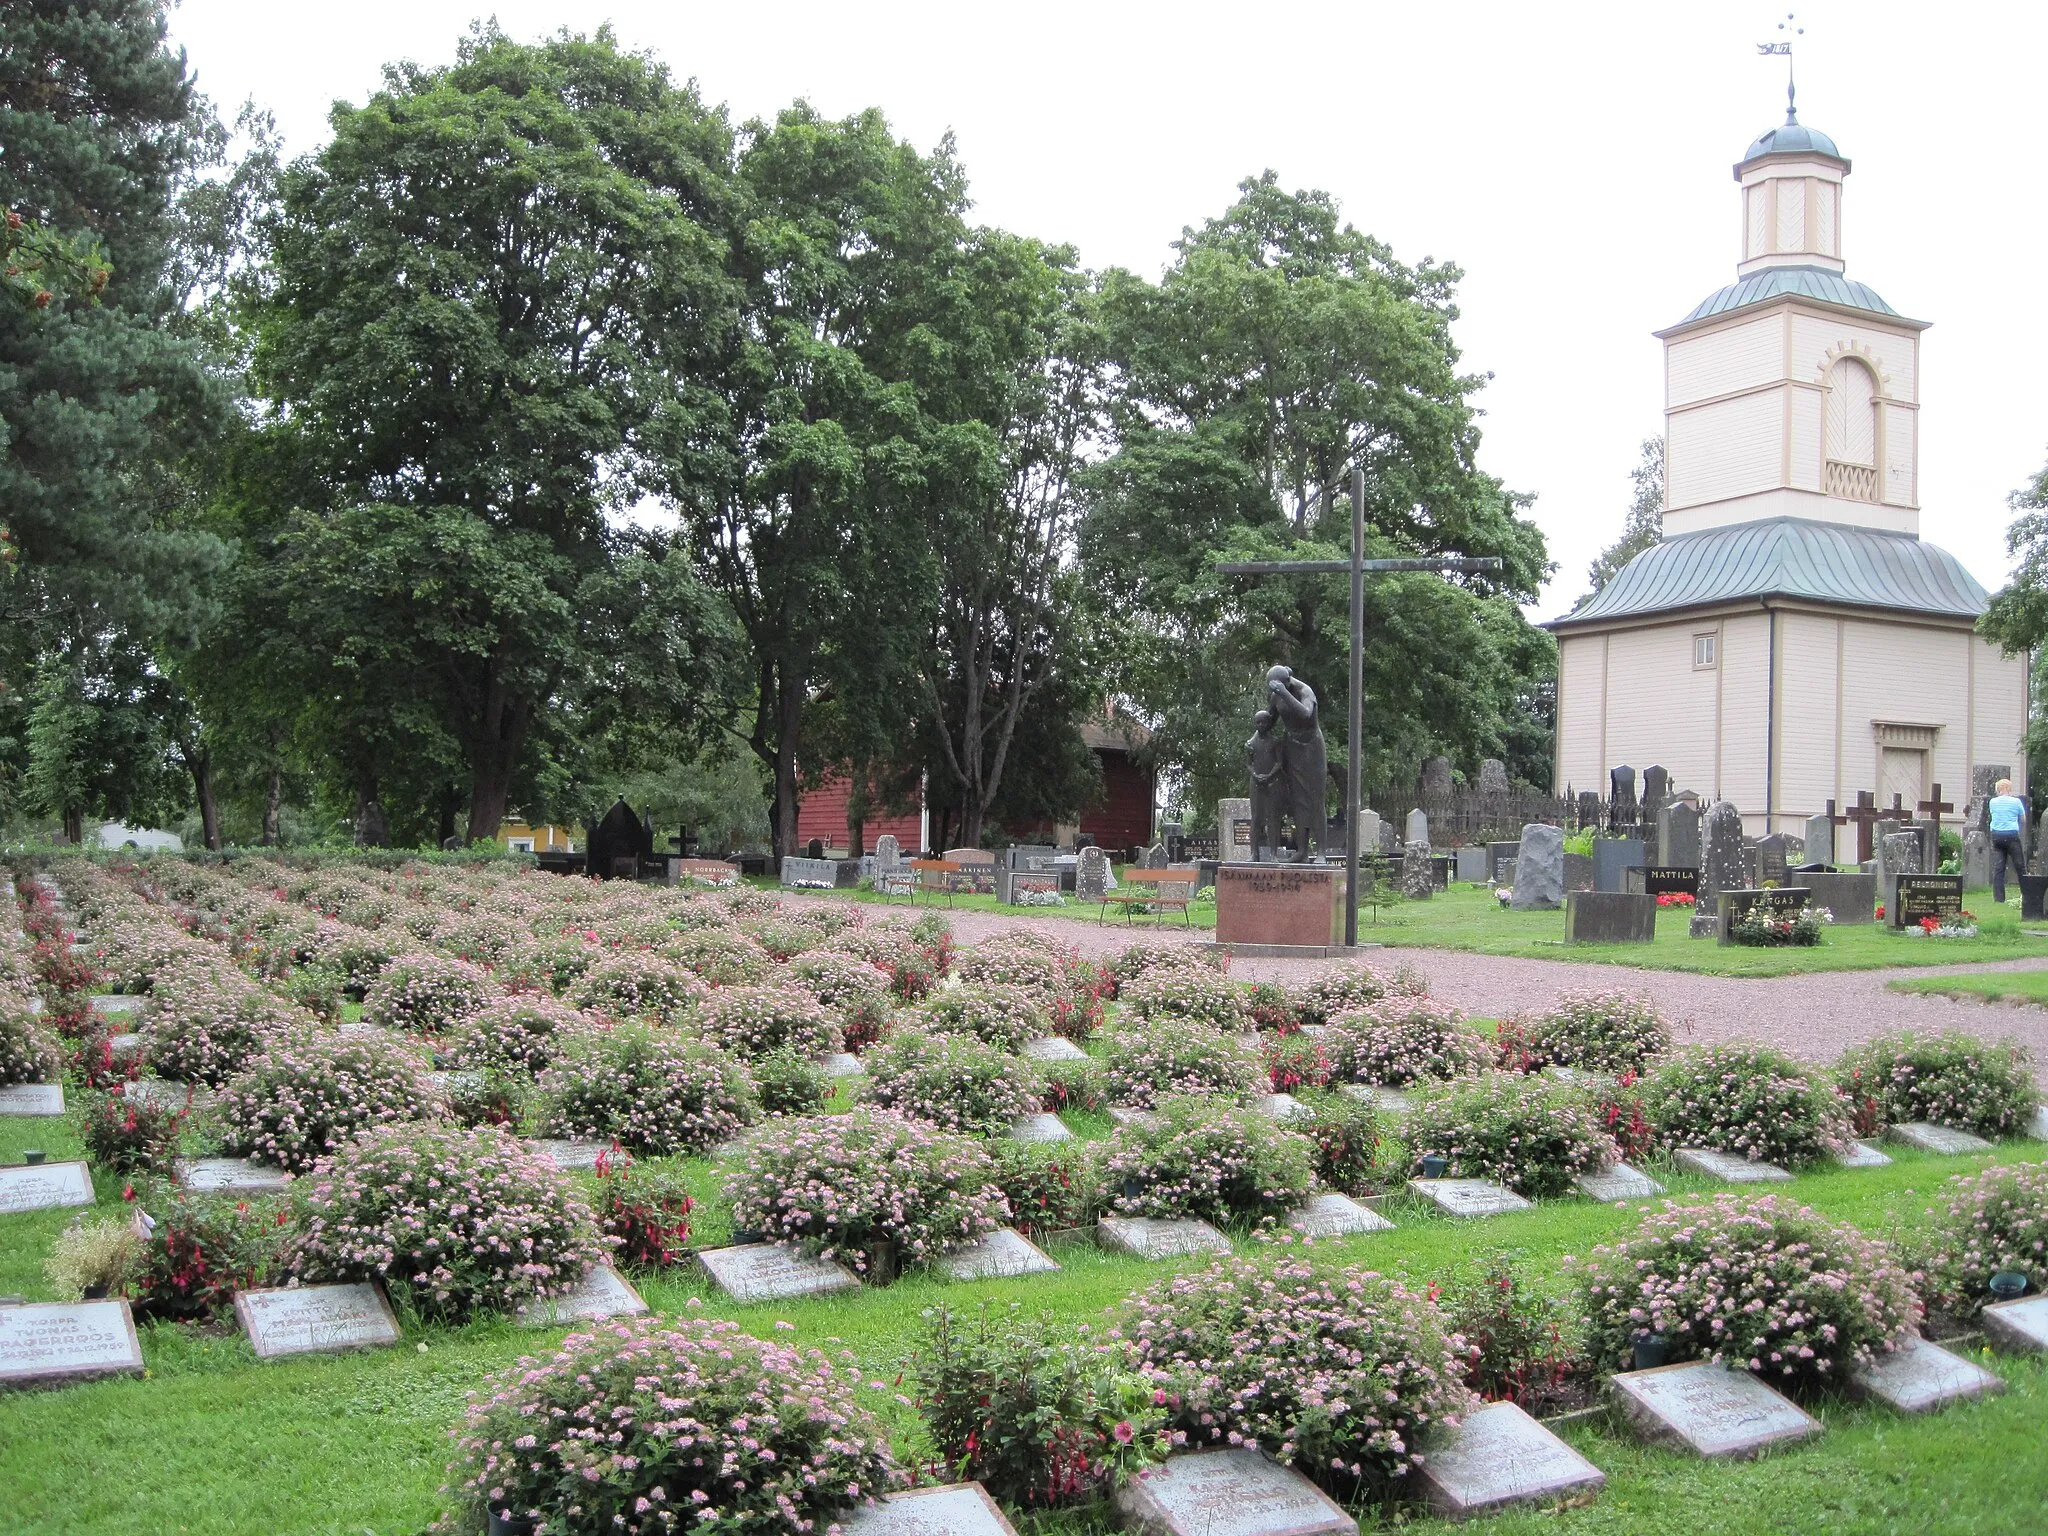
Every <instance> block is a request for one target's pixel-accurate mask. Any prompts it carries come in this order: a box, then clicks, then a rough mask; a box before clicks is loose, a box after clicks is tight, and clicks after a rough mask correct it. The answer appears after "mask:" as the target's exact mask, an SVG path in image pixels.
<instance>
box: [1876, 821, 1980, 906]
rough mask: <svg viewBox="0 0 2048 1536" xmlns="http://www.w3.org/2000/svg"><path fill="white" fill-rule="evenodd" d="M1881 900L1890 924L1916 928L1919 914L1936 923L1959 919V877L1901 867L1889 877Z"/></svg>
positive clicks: (1961, 893)
mask: <svg viewBox="0 0 2048 1536" xmlns="http://www.w3.org/2000/svg"><path fill="white" fill-rule="evenodd" d="M1904 835H1905V834H1903V833H1901V834H1900V836H1901V837H1904ZM1887 851H1889V848H1888V849H1887ZM1885 900H1886V902H1887V905H1886V907H1885V909H1884V918H1885V921H1886V922H1887V923H1888V924H1890V925H1891V926H1892V927H1894V928H1917V927H1919V926H1920V919H1921V918H1923V917H1931V918H1933V919H1934V920H1935V921H1936V922H1937V923H1959V922H1961V921H1962V920H1963V877H1962V876H1961V875H1923V874H1918V873H1915V872H1913V871H1911V870H1907V871H1903V872H1901V873H1900V874H1899V875H1897V876H1896V877H1895V878H1894V879H1893V880H1892V882H1891V890H1890V892H1889V893H1888V894H1887V896H1886V898H1885Z"/></svg>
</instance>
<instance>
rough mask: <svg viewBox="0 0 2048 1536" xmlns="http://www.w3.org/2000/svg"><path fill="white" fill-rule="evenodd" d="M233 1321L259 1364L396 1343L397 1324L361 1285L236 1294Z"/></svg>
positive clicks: (372, 1289) (375, 1293)
mask: <svg viewBox="0 0 2048 1536" xmlns="http://www.w3.org/2000/svg"><path fill="white" fill-rule="evenodd" d="M235 1317H236V1319H237V1320H238V1321H239V1322H240V1323H241V1325H242V1331H243V1332H244V1333H246V1334H248V1335H249V1345H250V1347H251V1348H252V1349H254V1350H255V1351H256V1356H257V1358H258V1359H260V1360H274V1359H276V1358H277V1357H278V1356H280V1355H324V1354H329V1353H332V1352H333V1351H335V1350H342V1349H373V1348H376V1347H377V1346H379V1345H385V1344H396V1343H397V1342H398V1340H399V1331H398V1319H397V1318H396V1317H394V1316H393V1315H392V1313H391V1303H390V1302H388V1301H386V1300H385V1299H384V1293H383V1292H382V1291H380V1290H378V1289H377V1287H376V1286H374V1285H371V1284H369V1283H368V1282H367V1281H363V1282H358V1283H357V1284H354V1285H304V1286H293V1287H288V1288H283V1289H278V1290H261V1291H238V1292H236V1293H235Z"/></svg>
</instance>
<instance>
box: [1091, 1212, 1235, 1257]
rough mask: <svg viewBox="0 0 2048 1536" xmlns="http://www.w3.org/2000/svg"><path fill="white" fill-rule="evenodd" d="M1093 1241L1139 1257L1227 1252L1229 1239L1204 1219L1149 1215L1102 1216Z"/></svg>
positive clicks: (1096, 1225)
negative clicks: (1172, 1218) (1163, 1217)
mask: <svg viewBox="0 0 2048 1536" xmlns="http://www.w3.org/2000/svg"><path fill="white" fill-rule="evenodd" d="M1095 1240H1096V1241H1097V1242H1098V1243H1100V1244H1101V1245H1102V1246H1103V1247H1105V1248H1108V1249H1111V1250H1112V1251H1114V1252H1116V1253H1128V1254H1130V1255H1131V1256H1132V1257H1133V1258H1139V1259H1177V1258H1180V1257H1182V1256H1183V1255H1186V1254H1190V1253H1228V1252H1230V1239H1229V1238H1227V1237H1225V1236H1224V1235H1223V1234H1222V1233H1221V1232H1218V1231H1217V1230H1216V1229H1215V1228H1214V1227H1212V1226H1210V1225H1209V1223H1207V1222H1206V1221H1160V1220H1157V1219H1155V1218H1153V1217H1150V1216H1105V1217H1103V1218H1102V1219H1101V1220H1100V1221H1098V1222H1097V1223H1096V1224H1095Z"/></svg>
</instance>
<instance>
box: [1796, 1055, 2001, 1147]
mask: <svg viewBox="0 0 2048 1536" xmlns="http://www.w3.org/2000/svg"><path fill="white" fill-rule="evenodd" d="M1835 1086H1836V1087H1837V1088H1838V1089H1839V1090H1840V1091H1841V1094H1842V1096H1843V1097H1844V1098H1845V1099H1847V1100H1848V1101H1849V1103H1850V1105H1851V1108H1852V1112H1857V1113H1859V1118H1865V1117H1867V1118H1868V1119H1870V1120H1873V1121H1875V1123H1876V1124H1877V1125H1901V1124H1905V1123H1907V1122H1909V1121H1914V1120H1931V1121H1933V1122H1934V1124H1936V1125H1947V1126H1953V1127H1954V1128H1955V1129H1957V1130H1960V1131H1974V1132H1975V1133H1976V1134H1977V1135H1979V1136H1988V1137H1990V1138H1991V1139H1992V1140H1994V1141H1995V1140H1997V1139H1998V1138H2000V1137H2002V1136H2012V1135H2016V1134H2017V1133H2018V1132H2019V1131H2020V1129H2021V1128H2022V1127H2023V1126H2024V1125H2026V1123H2027V1121H2028V1119H2029V1118H2030V1117H2031V1116H2032V1115H2033V1113H2034V1106H2035V1105H2037V1104H2039V1103H2040V1102H2041V1090H2040V1089H2039V1088H2038V1087H2036V1086H2035V1083H2034V1071H2033V1063H2032V1061H2031V1060H2030V1058H2029V1057H2028V1054H2027V1049H2026V1047H2025V1046H2023V1045H2020V1044H2019V1043H2017V1042H2016V1041H2012V1040H2000V1041H1996V1042H1993V1041H1989V1040H1979V1039H1978V1038H1977V1037H1976V1036H1975V1035H1966V1034H1964V1033H1963V1032H1962V1031H1960V1030H1944V1031H1942V1032H1940V1033H1936V1034H1917V1033H1915V1032H1914V1031H1912V1030H1901V1031H1899V1032H1898V1033H1897V1034H1891V1035H1880V1036H1878V1037H1877V1038H1876V1039H1875V1040H1865V1041H1863V1042H1862V1043H1861V1044H1859V1045H1852V1046H1850V1047H1849V1049H1847V1050H1846V1051H1844V1052H1843V1053H1842V1059H1841V1060H1840V1061H1839V1062H1837V1063H1836V1064H1835ZM1873 1128H1874V1127H1873Z"/></svg>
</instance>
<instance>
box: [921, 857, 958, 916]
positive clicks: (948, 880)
mask: <svg viewBox="0 0 2048 1536" xmlns="http://www.w3.org/2000/svg"><path fill="white" fill-rule="evenodd" d="M910 867H911V868H912V869H913V870H914V871H916V873H917V889H918V894H919V895H921V896H923V897H924V899H925V900H926V902H930V900H931V899H932V897H934V896H936V895H938V894H939V893H940V892H941V891H943V892H945V895H946V905H947V906H949V907H950V906H951V905H953V885H954V882H955V881H956V880H957V879H958V878H959V876H960V861H959V860H958V859H912V860H911V861H910Z"/></svg>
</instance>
